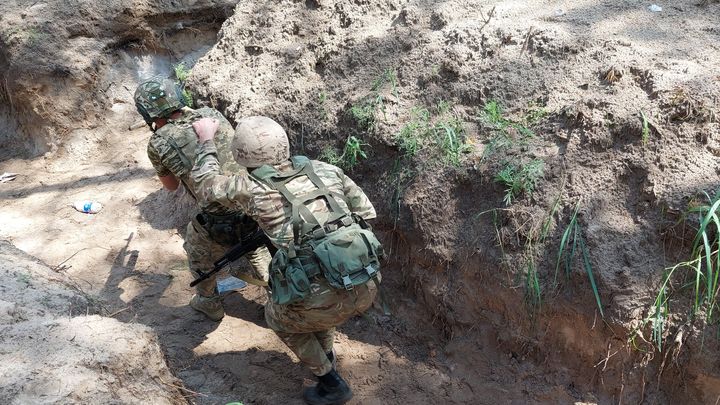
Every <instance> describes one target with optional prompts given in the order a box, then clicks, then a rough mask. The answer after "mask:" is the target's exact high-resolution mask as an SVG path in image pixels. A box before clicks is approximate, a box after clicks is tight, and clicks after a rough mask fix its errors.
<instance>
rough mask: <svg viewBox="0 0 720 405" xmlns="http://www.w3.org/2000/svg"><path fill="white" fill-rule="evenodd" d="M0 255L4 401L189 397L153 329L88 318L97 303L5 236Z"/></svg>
mask: <svg viewBox="0 0 720 405" xmlns="http://www.w3.org/2000/svg"><path fill="white" fill-rule="evenodd" d="M0 258H1V260H0V274H1V275H2V279H3V280H4V281H3V284H2V287H0V288H1V289H2V301H0V374H2V378H0V399H1V400H2V402H3V403H6V404H27V403H87V402H93V403H97V402H102V403H116V402H123V403H146V402H147V399H148V398H153V401H154V402H157V403H163V404H172V403H179V402H183V401H184V399H183V397H182V396H181V395H180V392H179V391H178V390H177V388H176V387H174V385H177V384H178V383H177V380H176V379H175V377H173V376H172V374H171V373H170V371H169V370H168V368H167V365H166V364H165V358H164V356H163V354H162V352H161V351H160V347H159V346H158V343H157V337H156V336H155V334H154V333H153V332H152V330H151V329H149V328H147V327H145V326H141V325H132V324H126V323H122V322H119V321H117V320H115V319H112V318H105V317H101V316H98V315H86V314H88V313H92V312H94V311H95V310H96V309H97V303H94V302H93V301H92V300H89V299H88V297H87V296H85V295H83V294H81V293H79V292H78V291H77V289H76V288H74V287H72V286H71V284H70V283H71V282H70V280H69V279H68V278H67V277H64V276H62V275H60V274H58V273H56V272H54V271H53V270H52V269H50V268H49V267H47V266H46V265H44V264H43V263H41V262H40V261H38V260H37V259H35V258H33V257H30V256H28V255H27V254H25V253H23V252H21V251H19V250H17V249H16V248H14V247H13V246H12V245H10V244H9V243H7V242H6V241H2V240H0ZM80 313H82V314H83V315H78V314H80Z"/></svg>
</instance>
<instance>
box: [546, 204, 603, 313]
mask: <svg viewBox="0 0 720 405" xmlns="http://www.w3.org/2000/svg"><path fill="white" fill-rule="evenodd" d="M579 211H580V202H579V201H578V202H577V203H576V204H575V209H574V210H573V214H572V217H571V218H570V223H569V224H568V226H567V228H565V232H563V235H562V238H561V239H560V248H559V249H558V256H557V263H556V265H555V278H554V282H555V284H556V285H557V276H558V272H559V270H560V266H561V265H564V267H565V277H566V278H570V271H571V270H572V265H573V263H574V262H575V259H576V258H577V257H578V256H580V258H581V261H582V266H583V268H584V269H585V273H587V276H588V280H589V281H590V287H591V288H592V292H593V295H594V296H595V302H596V303H597V307H598V310H599V311H600V316H601V317H603V316H604V314H603V309H602V303H601V301H600V294H599V292H598V288H597V284H596V283H595V276H594V274H593V269H592V263H590V254H589V252H588V248H587V245H586V244H585V239H584V238H583V235H582V227H581V226H580V222H578V212H579Z"/></svg>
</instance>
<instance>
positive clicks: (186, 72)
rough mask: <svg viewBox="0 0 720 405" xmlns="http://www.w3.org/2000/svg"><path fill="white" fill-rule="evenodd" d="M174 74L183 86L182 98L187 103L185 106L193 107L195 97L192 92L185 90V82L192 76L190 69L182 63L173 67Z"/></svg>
mask: <svg viewBox="0 0 720 405" xmlns="http://www.w3.org/2000/svg"><path fill="white" fill-rule="evenodd" d="M173 73H175V78H176V79H178V81H179V82H180V84H181V85H182V96H183V101H185V105H187V106H190V107H192V106H193V105H194V103H195V100H194V99H193V95H192V93H191V92H190V90H188V89H186V88H185V81H186V80H187V78H188V77H189V76H190V69H188V67H187V65H185V62H180V63H178V64H176V65H173Z"/></svg>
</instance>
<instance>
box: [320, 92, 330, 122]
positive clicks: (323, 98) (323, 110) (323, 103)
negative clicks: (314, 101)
mask: <svg viewBox="0 0 720 405" xmlns="http://www.w3.org/2000/svg"><path fill="white" fill-rule="evenodd" d="M318 111H319V112H320V119H321V120H323V121H325V120H327V118H328V111H327V94H326V93H325V92H324V91H321V92H320V93H318Z"/></svg>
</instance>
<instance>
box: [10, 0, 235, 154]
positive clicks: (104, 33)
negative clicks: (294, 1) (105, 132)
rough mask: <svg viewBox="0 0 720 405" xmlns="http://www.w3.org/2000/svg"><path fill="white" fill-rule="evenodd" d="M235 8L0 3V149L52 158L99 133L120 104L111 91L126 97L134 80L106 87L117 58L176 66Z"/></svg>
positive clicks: (122, 1)
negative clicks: (147, 57) (1, 119)
mask: <svg viewBox="0 0 720 405" xmlns="http://www.w3.org/2000/svg"><path fill="white" fill-rule="evenodd" d="M236 3H237V1H233V0H218V1H215V0H203V1H192V0H188V1H166V0H156V1H141V2H138V1H129V0H113V1H103V2H94V1H84V0H76V1H46V2H32V1H25V0H11V1H6V2H3V3H2V5H0V15H1V17H0V26H1V27H2V28H1V29H0V82H2V86H1V87H2V93H3V96H2V99H3V101H4V102H5V103H7V104H9V105H10V106H11V107H10V108H11V110H10V111H9V114H10V115H11V116H12V117H13V118H14V121H13V120H11V121H10V122H11V123H13V122H14V124H12V125H11V126H10V128H9V130H7V131H5V130H4V131H3V133H2V138H0V141H2V145H3V146H4V147H12V148H13V150H16V151H17V152H16V153H15V154H17V155H19V156H26V157H27V156H36V155H38V154H42V153H45V152H48V151H56V150H57V149H58V148H59V147H61V146H62V145H63V143H64V142H65V140H66V139H67V138H68V137H69V136H71V135H70V134H71V133H72V132H73V131H75V130H77V129H88V128H98V127H102V126H103V125H104V124H106V118H107V117H106V115H107V114H108V110H110V108H111V107H112V106H113V105H114V104H117V103H118V100H120V101H122V102H127V100H126V98H127V97H126V95H125V94H123V95H122V96H120V97H118V92H120V91H122V92H130V93H131V92H132V91H134V86H135V85H136V82H137V80H139V79H140V77H139V76H138V77H135V78H134V80H133V82H132V83H131V85H130V87H131V88H130V89H124V88H123V87H122V86H120V88H113V86H117V83H115V82H113V80H112V75H113V72H114V71H115V69H116V68H117V66H116V64H117V62H118V60H117V58H118V55H117V54H118V53H126V52H127V53H130V54H131V55H133V54H134V55H138V54H153V55H158V56H163V57H165V58H166V59H167V60H169V61H170V62H172V63H178V62H180V61H181V60H182V57H183V56H185V53H184V51H185V50H184V49H183V48H184V47H186V46H187V44H188V43H202V42H206V40H205V39H204V38H203V37H204V36H206V34H207V33H210V35H211V38H213V37H214V33H215V32H216V30H217V28H218V27H219V25H220V24H221V23H222V21H223V20H224V19H225V18H226V17H227V15H228V14H229V13H230V12H231V10H232V7H233V6H234V5H235V4H236ZM183 37H184V38H183ZM198 37H199V38H198ZM159 71H160V70H159V69H157V70H155V72H154V73H155V74H157V73H158V72H159ZM165 74H167V73H165ZM126 87H128V86H126ZM130 100H132V98H131V97H130ZM13 127H14V128H15V130H13Z"/></svg>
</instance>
